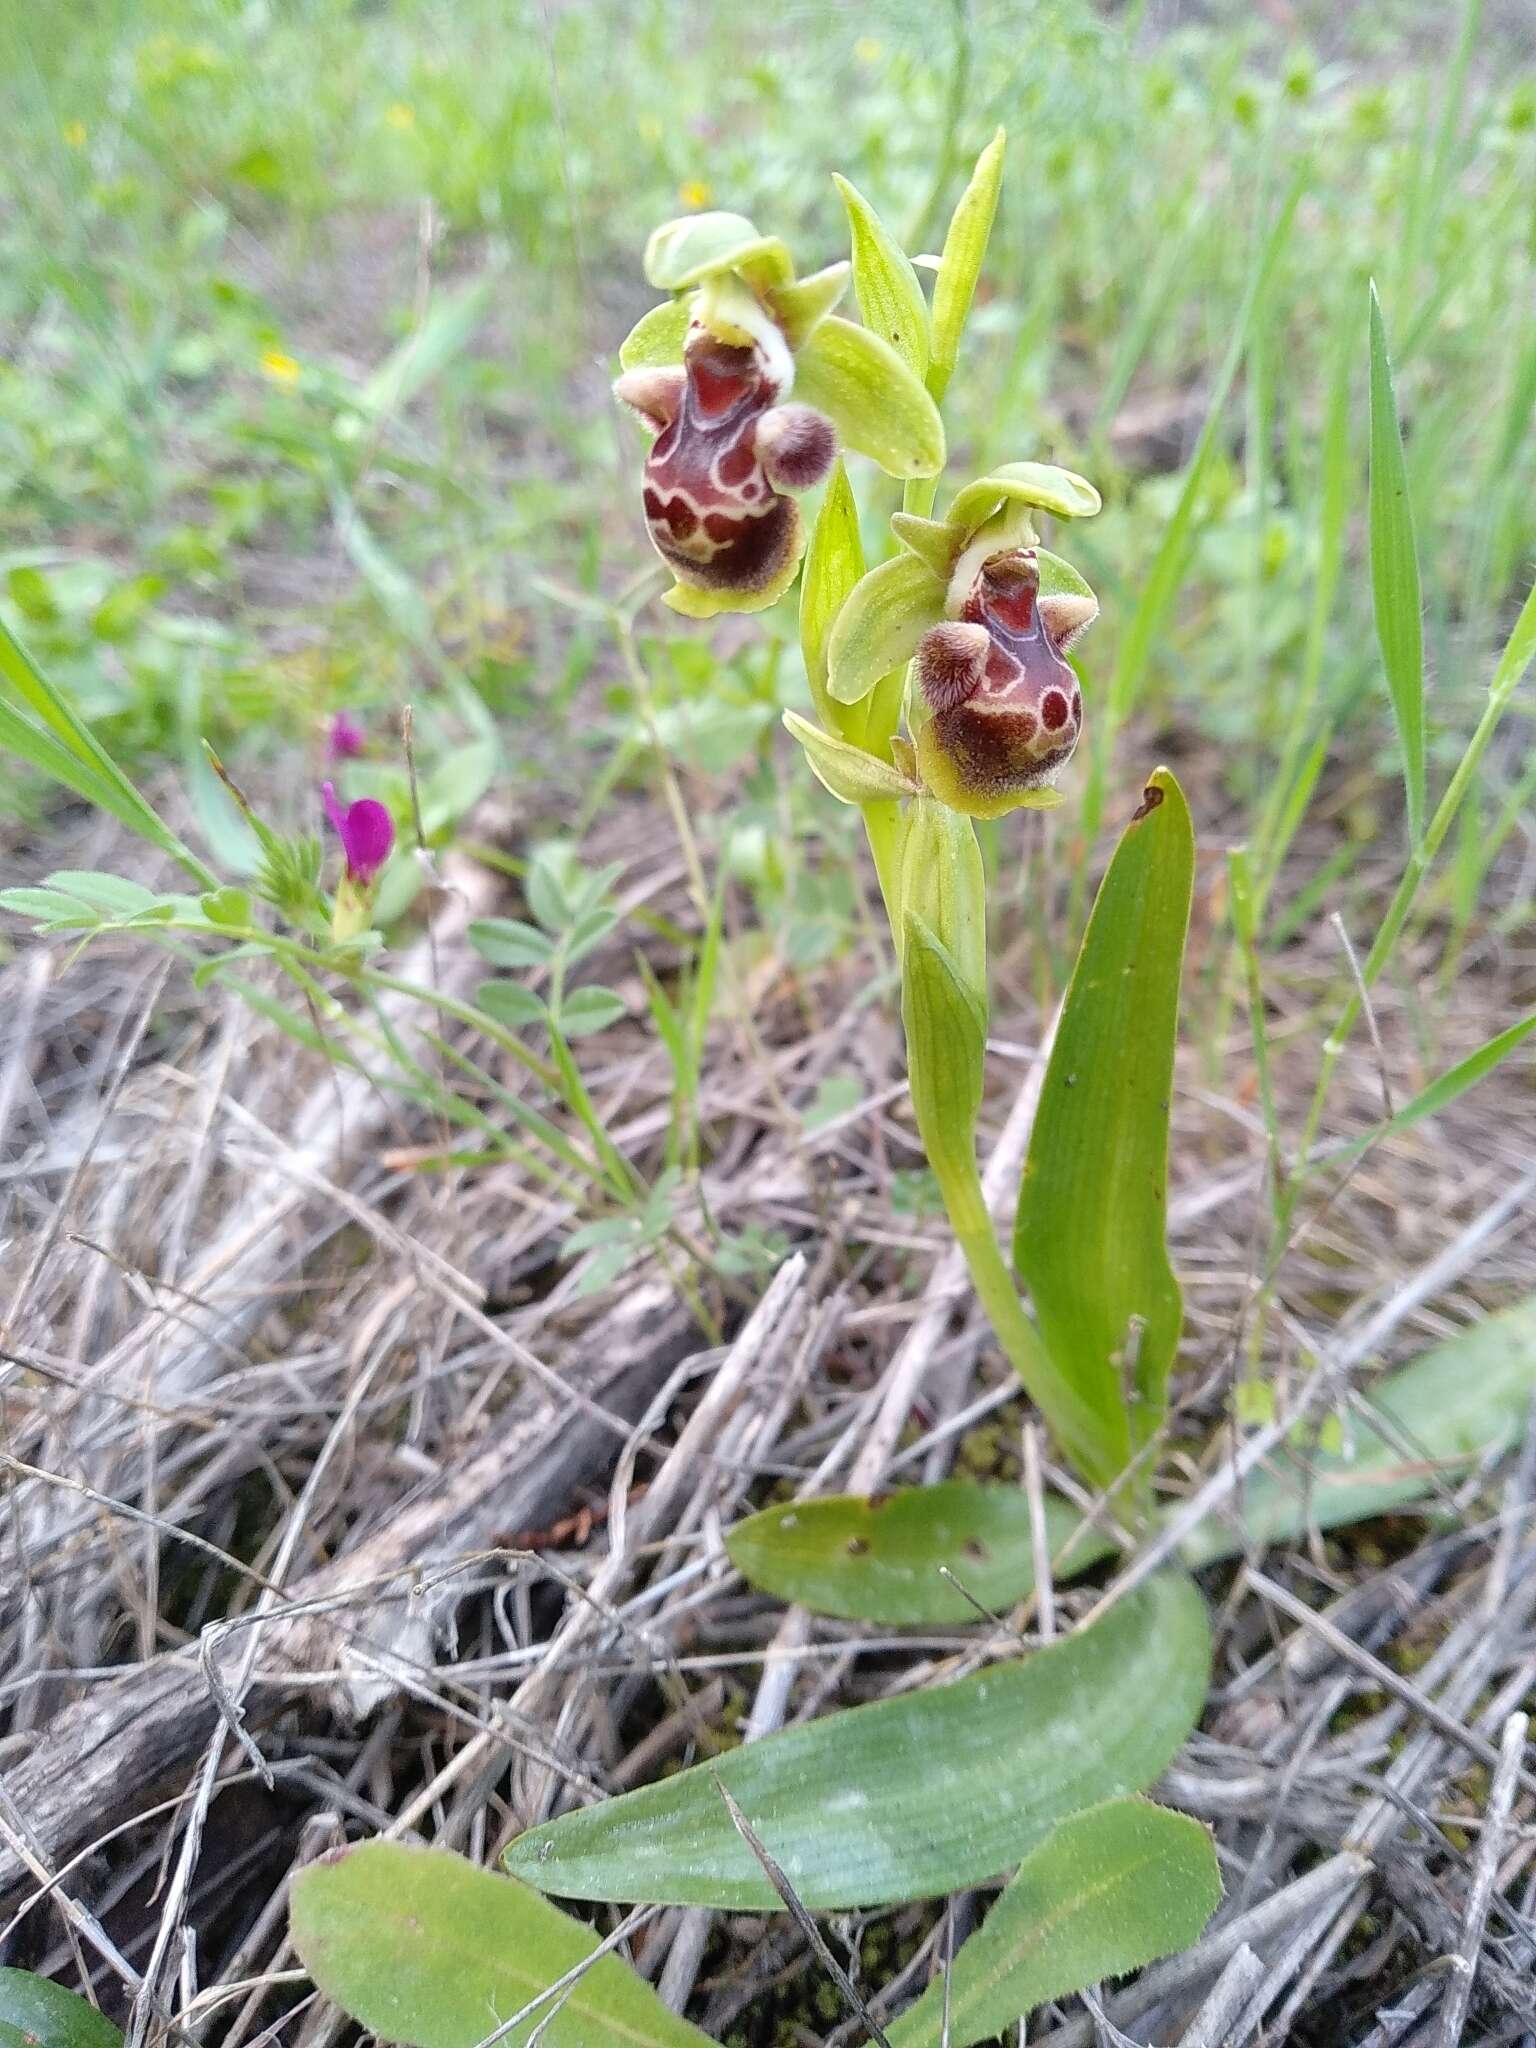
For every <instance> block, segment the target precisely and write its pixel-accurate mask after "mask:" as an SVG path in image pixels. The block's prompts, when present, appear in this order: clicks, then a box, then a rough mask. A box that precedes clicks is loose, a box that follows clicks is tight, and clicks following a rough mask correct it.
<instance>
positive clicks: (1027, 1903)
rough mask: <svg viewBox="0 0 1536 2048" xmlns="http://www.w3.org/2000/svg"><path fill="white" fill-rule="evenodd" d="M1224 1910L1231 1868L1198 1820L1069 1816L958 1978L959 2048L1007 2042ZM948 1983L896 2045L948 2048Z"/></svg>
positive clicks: (1124, 1814) (1180, 1943) (953, 2007)
mask: <svg viewBox="0 0 1536 2048" xmlns="http://www.w3.org/2000/svg"><path fill="white" fill-rule="evenodd" d="M1220 1903H1221V1872H1220V1869H1219V1867H1218V1865H1217V1862H1216V1851H1215V1849H1214V1848H1213V1847H1212V1844H1211V1838H1210V1836H1209V1835H1208V1834H1207V1833H1206V1831H1205V1829H1204V1828H1203V1827H1201V1825H1200V1823H1199V1822H1198V1821H1194V1820H1189V1819H1187V1818H1186V1817H1185V1816H1184V1815H1183V1814H1181V1813H1168V1812H1167V1811H1165V1809H1164V1808H1162V1807H1161V1806H1153V1805H1151V1804H1150V1803H1149V1802H1148V1801H1147V1800H1145V1799H1116V1800H1112V1801H1110V1802H1108V1803H1107V1804H1105V1805H1103V1806H1095V1807H1091V1808H1090V1809H1089V1810H1088V1812H1086V1813H1079V1814H1076V1815H1074V1816H1073V1818H1072V1819H1071V1820H1065V1821H1063V1822H1062V1823H1061V1825H1060V1826H1059V1827H1058V1828H1056V1829H1055V1830H1053V1832H1052V1833H1051V1834H1049V1835H1048V1836H1047V1837H1046V1839H1045V1840H1044V1841H1043V1842H1042V1843H1041V1844H1040V1846H1039V1848H1038V1849H1035V1850H1032V1851H1031V1853H1030V1854H1029V1855H1028V1856H1026V1857H1025V1859H1024V1861H1023V1863H1022V1864H1021V1866H1020V1868H1019V1873H1018V1875H1017V1876H1016V1877H1015V1878H1014V1880H1013V1882H1012V1883H1011V1884H1010V1885H1008V1886H1007V1887H1006V1888H1005V1890H1004V1891H1003V1892H1002V1894H1001V1895H1000V1896H999V1898H998V1899H997V1901H996V1903H995V1904H994V1905H993V1907H992V1909H991V1911H990V1912H989V1913H988V1914H987V1917H986V1920H985V1921H984V1922H983V1924H982V1926H981V1927H980V1928H979V1929H978V1931H977V1932H976V1933H975V1934H973V1935H972V1936H971V1938H970V1940H969V1941H967V1942H966V1943H965V1945H964V1946H963V1947H962V1948H961V1950H960V1952H959V1954H958V1955H957V1956H956V1957H955V1960H954V1964H953V1967H952V1969H951V1971H950V1984H949V1999H948V2013H947V2020H948V2029H949V2032H948V2040H949V2048H971V2044H972V2043H973V2042H976V2041H986V2040H990V2039H991V2038H992V2037H993V2036H994V2035H1003V2034H1006V2033H1007V2032H1008V2031H1009V2030H1010V2029H1011V2028H1012V2027H1013V2026H1014V2025H1015V2024H1016V2023H1017V2022H1018V2021H1019V2020H1020V2019H1021V2018H1022V2017H1023V2016H1024V2015H1025V2014H1026V2013H1029V2012H1032V2011H1033V2010H1034V2008H1035V2007H1036V2006H1037V2005H1043V2004H1044V2003H1045V2001H1046V2000H1047V1999H1048V1998H1065V1997H1066V1996H1067V1995H1068V1994H1069V1993H1070V1992H1073V1991H1082V1990H1084V1989H1085V1988H1086V1987H1087V1986H1088V1985H1090V1984H1096V1983H1097V1982H1098V1981H1099V1979H1100V1978H1101V1977H1120V1976H1123V1975H1124V1974H1125V1972H1126V1971H1127V1970H1136V1969H1140V1967H1141V1966H1142V1964H1143V1963H1150V1962H1152V1961H1153V1960H1154V1958H1155V1957H1157V1956H1166V1955H1171V1954H1172V1953H1173V1951H1174V1950H1175V1949H1181V1948H1187V1947H1188V1946H1189V1944H1190V1943H1191V1942H1192V1941H1194V1940H1196V1939H1197V1937H1198V1936H1199V1934H1200V1932H1201V1930H1202V1929H1203V1928H1204V1926H1205V1923H1206V1922H1207V1921H1208V1920H1209V1919H1210V1917H1211V1915H1212V1914H1213V1913H1214V1912H1215V1910H1216V1908H1217V1906H1218V1905H1219V1904H1220ZM945 2022H946V2011H945V1995H944V1980H943V1978H942V1977H936V1978H935V1979H934V1981H933V1982H932V1983H931V1984H930V1985H929V1986H928V1989H927V1990H926V1991H925V1992H924V1993H923V1995H922V1997H921V1998H920V1999H919V2000H918V2001H917V2003H916V2005H914V2006H912V2007H911V2008H910V2010H909V2011H907V2012H904V2013H903V2014H902V2015H901V2017H900V2019H898V2020H896V2021H895V2022H893V2024H892V2025H891V2026H890V2027H888V2028H887V2029H886V2031H887V2034H888V2036H889V2038H890V2042H891V2048H939V2043H940V2042H941V2041H943V2040H944V2039H945Z"/></svg>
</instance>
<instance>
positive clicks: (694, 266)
mask: <svg viewBox="0 0 1536 2048" xmlns="http://www.w3.org/2000/svg"><path fill="white" fill-rule="evenodd" d="M720 270H734V271H736V272H737V273H738V274H739V275H740V276H742V277H744V278H746V279H747V280H748V282H749V283H750V284H752V285H753V286H755V287H757V288H758V289H760V290H765V291H766V290H770V289H774V288H777V287H781V286H783V285H787V284H792V283H793V282H794V276H795V266H794V263H793V262H792V261H791V259H790V254H789V250H788V249H787V248H786V247H785V245H784V243H783V242H781V241H780V240H779V238H778V236H777V235H760V234H759V233H758V231H757V229H756V228H755V227H754V226H753V224H752V222H751V221H749V220H748V219H747V217H746V215H745V214H744V213H689V214H684V215H683V217H682V218H681V219H680V220H669V221H663V223H662V225H661V226H660V227H659V228H657V229H656V231H655V232H654V234H652V236H651V238H650V240H649V241H648V242H647V243H646V245H645V275H646V281H647V282H648V283H650V284H653V285H655V287H656V289H657V290H658V291H662V292H676V291H681V290H682V289H683V287H684V286H685V285H690V284H698V283H699V282H700V280H701V279H703V278H706V277H710V276H712V275H713V274H714V273H715V272H716V271H720Z"/></svg>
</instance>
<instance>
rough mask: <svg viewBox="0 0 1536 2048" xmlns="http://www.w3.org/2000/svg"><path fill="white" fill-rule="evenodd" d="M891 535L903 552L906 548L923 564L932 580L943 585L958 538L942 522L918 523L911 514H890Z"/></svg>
mask: <svg viewBox="0 0 1536 2048" xmlns="http://www.w3.org/2000/svg"><path fill="white" fill-rule="evenodd" d="M891 531H892V533H894V534H895V536H896V538H897V539H898V540H899V541H900V542H901V544H902V546H903V547H904V548H910V549H911V550H912V552H913V554H914V555H916V556H917V559H918V560H919V561H920V562H926V563H927V564H928V566H929V568H930V569H931V570H932V571H933V573H934V575H935V576H942V577H943V578H944V581H945V582H946V583H947V582H948V581H949V577H950V571H951V570H952V569H953V568H954V566H955V557H956V556H957V555H958V554H959V552H960V543H961V536H960V534H959V533H957V532H956V530H955V528H954V527H952V526H947V525H946V524H945V523H944V521H943V520H942V519H919V517H918V516H917V514H916V513H915V512H893V513H892V514H891Z"/></svg>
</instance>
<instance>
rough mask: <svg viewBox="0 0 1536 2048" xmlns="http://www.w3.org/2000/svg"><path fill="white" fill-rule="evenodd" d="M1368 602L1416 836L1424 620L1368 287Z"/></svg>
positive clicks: (1377, 310) (1397, 429)
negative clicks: (1399, 747) (1370, 598)
mask: <svg viewBox="0 0 1536 2048" xmlns="http://www.w3.org/2000/svg"><path fill="white" fill-rule="evenodd" d="M1371 597H1372V600H1373V602H1374V605H1375V609H1376V638H1377V640H1378V642H1379V643H1380V646H1381V665H1382V667H1383V669H1384V670H1385V671H1386V677H1387V688H1388V689H1389V690H1390V691H1391V693H1392V712H1393V716H1394V717H1395V718H1396V720H1397V737H1398V743H1399V745H1400V746H1401V748H1402V752H1403V788H1404V791H1405V792H1406V795H1407V799H1408V836H1409V838H1410V839H1411V840H1412V842H1413V844H1414V845H1415V846H1417V845H1418V843H1419V840H1420V838H1421V837H1422V836H1423V831H1424V622H1423V618H1422V616H1421V613H1420V596H1419V558H1418V551H1417V549H1416V547H1415V545H1414V537H1413V505H1412V503H1411V501H1410V499H1409V496H1408V468H1407V464H1406V463H1405V461H1404V460H1403V435H1402V428H1401V426H1400V425H1399V423H1398V417H1397V395H1396V392H1395V391H1394V389H1393V384H1392V358H1391V357H1390V356H1389V355H1388V353H1387V330H1386V328H1385V326H1384V325H1383V323H1382V318H1381V303H1380V301H1379V300H1378V299H1377V297H1376V287H1375V285H1374V284H1373V285H1372V286H1371Z"/></svg>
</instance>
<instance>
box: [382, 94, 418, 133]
mask: <svg viewBox="0 0 1536 2048" xmlns="http://www.w3.org/2000/svg"><path fill="white" fill-rule="evenodd" d="M384 119H385V120H386V121H387V122H388V123H389V125H390V127H391V128H395V129H398V130H399V132H400V133H401V134H402V135H403V134H405V132H406V130H407V129H410V128H414V127H415V126H416V109H415V108H414V107H408V106H407V105H406V103H405V101H404V100H396V101H395V102H394V104H393V106H388V107H386V108H385V109H384Z"/></svg>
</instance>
